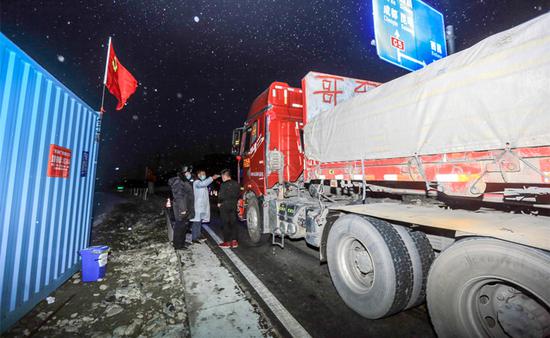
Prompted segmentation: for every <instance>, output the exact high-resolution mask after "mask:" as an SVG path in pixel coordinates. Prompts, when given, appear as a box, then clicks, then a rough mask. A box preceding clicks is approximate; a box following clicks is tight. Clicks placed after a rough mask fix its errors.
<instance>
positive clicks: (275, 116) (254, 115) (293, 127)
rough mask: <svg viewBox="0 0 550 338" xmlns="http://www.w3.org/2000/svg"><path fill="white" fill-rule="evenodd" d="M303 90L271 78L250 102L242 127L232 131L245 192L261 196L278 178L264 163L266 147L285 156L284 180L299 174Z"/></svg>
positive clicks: (294, 178) (293, 179)
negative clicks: (266, 86)
mask: <svg viewBox="0 0 550 338" xmlns="http://www.w3.org/2000/svg"><path fill="white" fill-rule="evenodd" d="M302 127H303V109H302V90H301V89H299V88H292V87H290V86H289V85H288V84H286V83H283V82H273V83H272V84H271V85H270V86H269V88H268V89H266V90H265V91H264V92H263V93H262V94H260V95H259V96H258V97H257V98H256V100H254V102H253V103H252V106H251V108H250V111H249V113H248V116H247V118H246V121H245V123H244V127H242V128H239V129H236V130H235V132H234V133H233V154H234V155H239V156H240V161H239V168H240V169H239V170H240V173H238V174H239V177H240V179H241V184H242V186H243V189H244V194H245V195H246V194H249V193H254V195H255V196H256V197H257V198H260V197H261V196H263V195H264V194H265V193H266V191H267V190H268V189H269V188H272V187H273V186H274V185H275V184H276V183H277V181H278V173H277V172H270V170H269V166H268V165H267V163H266V162H267V156H268V155H267V154H268V152H269V151H274V150H278V151H279V152H280V153H282V155H283V158H284V168H285V170H284V181H285V182H296V181H297V180H298V178H299V177H300V176H301V175H302V172H303V167H304V151H303V146H302V140H301V138H302Z"/></svg>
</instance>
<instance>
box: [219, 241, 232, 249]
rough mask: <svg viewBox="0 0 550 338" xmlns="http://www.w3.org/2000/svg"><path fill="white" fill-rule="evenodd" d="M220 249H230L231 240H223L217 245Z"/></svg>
mask: <svg viewBox="0 0 550 338" xmlns="http://www.w3.org/2000/svg"><path fill="white" fill-rule="evenodd" d="M218 246H219V247H220V248H222V249H231V242H223V243H220V244H219V245H218Z"/></svg>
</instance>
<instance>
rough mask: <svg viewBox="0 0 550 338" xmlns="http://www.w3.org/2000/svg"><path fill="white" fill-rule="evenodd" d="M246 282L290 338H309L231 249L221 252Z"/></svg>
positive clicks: (216, 235) (209, 231)
mask: <svg viewBox="0 0 550 338" xmlns="http://www.w3.org/2000/svg"><path fill="white" fill-rule="evenodd" d="M202 227H203V228H204V230H206V231H207V232H208V234H210V236H211V237H212V238H213V239H214V240H215V241H216V243H218V244H219V243H221V242H222V240H221V238H220V237H219V236H218V234H216V233H215V232H214V230H212V229H211V228H210V227H209V226H208V225H206V224H203V225H202ZM222 251H223V252H224V253H225V254H226V255H227V257H228V258H229V259H230V260H231V262H232V263H233V264H234V265H235V267H236V268H237V269H238V270H239V271H240V273H241V274H242V275H243V276H244V278H246V280H247V281H248V282H249V283H250V285H252V287H253V288H254V290H256V292H257V293H258V295H259V296H260V297H261V298H262V300H263V301H264V302H265V303H266V304H267V306H268V307H269V309H270V310H271V311H272V312H273V314H275V316H276V317H277V319H278V320H279V322H281V324H282V325H283V326H284V327H285V329H286V330H287V331H288V333H290V335H291V336H292V337H299V338H307V337H311V336H310V334H309V333H308V332H307V331H306V330H305V329H304V327H303V326H302V325H301V324H300V323H298V321H297V320H296V319H295V318H294V317H293V316H292V315H291V314H290V312H288V310H287V309H286V308H285V307H284V306H283V304H281V302H279V300H278V299H277V298H276V297H275V296H274V295H273V294H272V293H271V291H269V289H268V288H267V287H266V286H265V285H264V284H263V283H262V282H261V281H260V280H259V279H258V277H256V275H255V274H254V273H253V272H252V271H251V270H250V269H249V268H248V267H247V266H246V265H245V264H244V263H243V261H242V260H241V259H240V258H239V257H237V255H236V254H235V253H234V252H233V251H232V250H231V249H224V250H222Z"/></svg>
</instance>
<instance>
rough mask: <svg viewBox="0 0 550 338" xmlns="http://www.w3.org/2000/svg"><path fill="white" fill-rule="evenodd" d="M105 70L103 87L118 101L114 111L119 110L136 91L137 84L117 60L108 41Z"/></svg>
mask: <svg viewBox="0 0 550 338" xmlns="http://www.w3.org/2000/svg"><path fill="white" fill-rule="evenodd" d="M106 68H107V69H106V71H105V85H106V86H107V89H109V92H110V93H111V94H113V95H114V97H116V98H117V100H118V104H117V106H116V110H121V109H122V108H123V107H124V105H125V104H126V101H127V100H128V98H129V97H130V96H132V94H133V93H134V92H135V91H136V88H137V85H138V84H137V81H136V79H135V78H134V76H133V75H132V74H131V73H130V72H129V71H128V70H127V69H126V68H124V66H123V65H122V64H121V63H120V61H119V60H118V58H117V56H116V54H115V49H114V48H113V44H112V43H111V40H110V39H109V57H108V60H107V67H106Z"/></svg>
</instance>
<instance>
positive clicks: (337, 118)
mask: <svg viewBox="0 0 550 338" xmlns="http://www.w3.org/2000/svg"><path fill="white" fill-rule="evenodd" d="M304 136H305V145H306V155H307V157H308V158H310V159H313V160H318V161H321V162H336V161H346V160H354V159H357V160H358V159H362V158H363V159H375V158H391V157H407V156H413V155H414V154H415V153H416V154H419V155H425V154H437V153H447V152H459V151H475V150H485V149H503V148H505V147H506V143H509V144H510V146H511V147H513V148H515V147H530V146H543V145H550V13H548V14H545V15H542V16H540V17H538V18H536V19H533V20H531V21H529V22H526V23H524V24H522V25H520V26H517V27H514V28H512V29H510V30H508V31H505V32H502V33H499V34H496V35H493V36H491V37H489V38H487V39H485V40H483V41H481V42H479V43H478V44H476V45H474V46H473V47H471V48H469V49H466V50H464V51H462V52H460V53H457V54H454V55H451V56H448V57H446V58H444V59H442V60H440V61H437V62H434V63H432V64H430V65H429V66H427V67H426V68H424V69H422V70H419V71H416V72H414V73H410V74H407V75H405V76H403V77H401V78H398V79H396V80H393V81H391V82H388V83H386V84H383V85H382V86H380V87H378V88H376V89H373V90H371V91H369V92H367V93H365V94H362V95H358V96H356V97H354V98H352V99H350V100H348V101H346V102H343V103H342V104H339V105H338V106H336V107H335V108H334V110H332V111H328V112H324V113H322V114H319V115H318V116H317V117H316V118H314V119H312V120H311V121H309V122H308V123H307V125H306V127H305V133H304Z"/></svg>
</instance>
